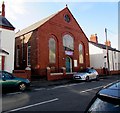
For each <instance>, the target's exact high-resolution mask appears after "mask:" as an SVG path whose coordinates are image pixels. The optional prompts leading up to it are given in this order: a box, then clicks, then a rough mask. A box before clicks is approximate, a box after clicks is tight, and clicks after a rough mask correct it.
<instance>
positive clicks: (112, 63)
mask: <svg viewBox="0 0 120 113" xmlns="http://www.w3.org/2000/svg"><path fill="white" fill-rule="evenodd" d="M107 45H108V57H109V58H108V59H109V70H110V71H118V70H120V69H119V58H118V54H120V51H119V50H116V49H115V48H112V47H111V42H110V41H108V42H107ZM89 54H90V66H91V67H94V68H95V69H103V68H108V61H107V49H106V44H100V43H98V39H97V36H96V35H91V38H90V41H89Z"/></svg>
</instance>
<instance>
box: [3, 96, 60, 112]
mask: <svg viewBox="0 0 120 113" xmlns="http://www.w3.org/2000/svg"><path fill="white" fill-rule="evenodd" d="M57 100H59V99H58V98H55V99H52V100H48V101H43V102H40V103H36V104H32V105H28V106H24V107H21V108H16V109H13V110H10V111H7V112H4V113H10V112H15V111H19V110H23V109H27V108H30V107H34V106H38V105H42V104H46V103H50V102H54V101H57Z"/></svg>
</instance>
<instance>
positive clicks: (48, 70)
mask: <svg viewBox="0 0 120 113" xmlns="http://www.w3.org/2000/svg"><path fill="white" fill-rule="evenodd" d="M50 72H51V71H50V67H47V80H50Z"/></svg>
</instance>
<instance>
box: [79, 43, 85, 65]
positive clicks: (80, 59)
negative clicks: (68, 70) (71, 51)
mask: <svg viewBox="0 0 120 113" xmlns="http://www.w3.org/2000/svg"><path fill="white" fill-rule="evenodd" d="M79 63H80V64H83V63H84V56H83V45H82V44H79Z"/></svg>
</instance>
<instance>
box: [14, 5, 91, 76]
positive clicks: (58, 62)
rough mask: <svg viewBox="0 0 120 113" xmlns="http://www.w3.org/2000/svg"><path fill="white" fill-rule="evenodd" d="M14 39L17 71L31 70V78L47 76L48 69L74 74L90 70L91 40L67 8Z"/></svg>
mask: <svg viewBox="0 0 120 113" xmlns="http://www.w3.org/2000/svg"><path fill="white" fill-rule="evenodd" d="M15 37H16V39H15V69H25V68H26V67H30V68H31V70H32V75H38V76H46V74H47V72H46V69H47V67H49V68H50V69H51V72H53V73H60V72H61V71H62V69H63V68H65V69H66V72H67V73H72V72H74V71H78V70H80V69H83V68H86V67H88V66H89V49H88V48H89V47H88V39H87V37H86V35H85V33H84V32H83V30H82V29H81V27H80V25H79V24H78V23H77V21H76V19H75V18H74V16H73V15H72V13H71V12H70V10H69V9H68V7H67V6H66V7H65V8H64V9H62V10H61V11H59V12H57V13H55V14H53V15H51V16H49V17H47V18H45V19H43V20H40V21H39V22H36V23H35V24H33V25H31V26H29V27H27V28H25V29H23V30H21V31H19V32H17V33H16V36H15Z"/></svg>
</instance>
